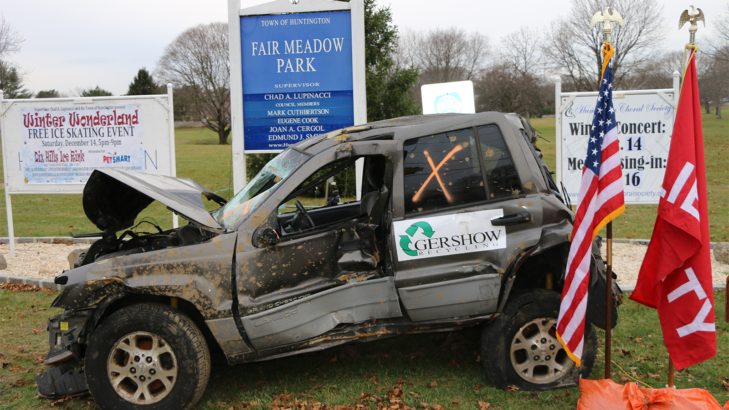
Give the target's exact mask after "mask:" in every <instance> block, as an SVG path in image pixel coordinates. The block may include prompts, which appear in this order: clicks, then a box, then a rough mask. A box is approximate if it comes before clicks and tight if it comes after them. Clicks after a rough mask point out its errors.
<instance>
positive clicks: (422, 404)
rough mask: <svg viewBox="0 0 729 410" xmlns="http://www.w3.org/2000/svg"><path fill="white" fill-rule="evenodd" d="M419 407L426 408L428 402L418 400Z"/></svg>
mask: <svg viewBox="0 0 729 410" xmlns="http://www.w3.org/2000/svg"><path fill="white" fill-rule="evenodd" d="M420 407H422V408H424V409H427V408H428V407H429V404H428V403H423V402H422V401H421V402H420Z"/></svg>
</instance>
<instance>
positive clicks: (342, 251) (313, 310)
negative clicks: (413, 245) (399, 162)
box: [236, 142, 401, 350]
mask: <svg viewBox="0 0 729 410" xmlns="http://www.w3.org/2000/svg"><path fill="white" fill-rule="evenodd" d="M360 144H362V143H360ZM352 145H354V146H355V148H356V147H357V144H352ZM369 145H372V144H371V143H370V144H369ZM387 145H394V143H391V142H390V144H387ZM364 148H365V147H360V149H359V153H360V154H364V155H356V154H358V152H357V149H354V150H353V152H354V154H355V155H353V156H352V157H351V158H348V157H345V158H344V159H342V158H336V155H335V156H329V155H328V154H326V153H325V154H320V156H318V157H315V158H314V159H312V160H311V161H313V163H315V164H319V167H318V168H315V169H312V170H309V171H308V172H307V173H308V174H309V175H308V176H307V175H298V178H297V179H295V181H296V182H295V184H294V183H292V184H291V185H292V186H295V188H293V189H289V191H290V193H289V194H288V195H286V196H284V197H282V198H279V199H278V200H279V201H280V202H278V203H277V206H276V210H275V211H274V213H275V215H272V216H271V217H270V218H268V219H270V220H275V221H277V222H276V226H274V227H273V228H275V229H274V231H275V234H276V236H277V238H276V239H275V240H274V241H273V242H274V243H270V244H267V245H258V246H257V247H253V246H251V247H246V251H244V252H242V253H241V255H240V257H241V261H242V263H241V265H240V266H239V268H238V270H237V272H236V279H237V289H238V294H239V297H238V300H239V306H240V309H239V310H240V315H241V317H242V324H243V326H244V328H245V332H246V335H247V336H248V338H249V340H250V342H251V344H252V345H253V347H254V348H256V349H259V350H265V349H269V348H275V347H277V346H282V345H287V344H292V343H298V342H301V341H304V340H307V339H310V338H313V337H316V336H319V335H321V334H323V333H325V332H327V331H329V330H331V329H333V328H334V327H336V326H337V325H340V324H345V323H359V322H363V321H366V320H371V319H381V318H386V317H397V316H401V312H400V308H399V303H398V298H397V293H396V291H395V286H394V278H392V277H384V275H383V274H382V272H383V270H382V269H381V265H383V264H384V263H383V262H384V261H382V260H381V258H380V257H379V256H377V255H378V254H379V252H378V251H377V249H376V248H375V246H376V244H375V241H374V238H373V230H374V229H375V227H376V225H377V224H376V223H375V222H378V221H372V220H370V219H372V218H371V216H372V212H374V211H373V209H378V206H377V205H378V204H380V205H383V202H385V201H387V200H388V196H387V195H379V194H377V195H374V196H373V195H369V194H368V192H365V194H367V195H365V196H364V197H363V201H362V202H360V201H356V200H355V198H354V196H355V195H354V192H353V190H350V191H347V192H340V194H341V195H342V196H343V198H344V201H349V203H345V204H339V205H333V206H329V207H320V208H309V210H307V211H306V214H308V216H309V217H310V218H311V220H312V222H313V223H314V226H309V225H308V223H307V222H301V221H304V220H306V216H305V215H303V213H299V211H297V212H296V213H299V214H298V215H297V214H296V213H291V212H285V211H286V210H287V209H289V208H285V207H286V206H296V205H292V204H293V203H295V202H296V201H297V200H298V201H299V202H300V203H301V204H300V206H311V205H304V203H307V204H311V202H310V201H309V200H310V199H311V197H310V196H309V197H307V195H312V192H318V191H319V190H320V189H319V184H320V182H321V181H324V182H326V181H328V180H329V178H330V177H331V176H330V173H331V172H332V171H336V170H337V169H339V167H340V165H342V164H343V165H347V166H349V165H351V167H352V168H354V160H355V159H358V158H364V159H365V163H366V164H368V163H371V162H377V163H378V164H381V165H382V166H384V167H385V168H386V169H389V170H390V175H391V170H392V164H391V161H389V160H388V159H387V158H386V157H385V156H384V155H382V153H383V151H382V149H375V150H372V149H370V150H366V149H364ZM388 164H389V165H388ZM312 171H313V172H312ZM341 172H346V169H342V170H341ZM335 178H336V174H335ZM390 179H391V177H390ZM352 181H353V180H352ZM388 184H390V185H391V182H390V183H388ZM338 185H341V183H340V184H338ZM352 185H354V184H352ZM314 188H316V190H315V191H312V190H314ZM380 189H381V190H382V191H379V190H378V192H389V189H387V187H386V186H384V185H383V187H380ZM373 197H374V201H373V202H370V201H369V200H367V198H373ZM272 199H274V198H272ZM364 202H367V203H368V204H370V203H371V204H373V205H372V206H371V207H367V206H365V205H362V203H364ZM380 207H381V206H380ZM297 220H298V221H299V222H297ZM259 229H262V228H260V227H259ZM264 229H265V228H264ZM255 236H256V235H254V238H255ZM254 242H255V239H254Z"/></svg>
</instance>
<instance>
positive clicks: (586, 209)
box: [557, 47, 625, 366]
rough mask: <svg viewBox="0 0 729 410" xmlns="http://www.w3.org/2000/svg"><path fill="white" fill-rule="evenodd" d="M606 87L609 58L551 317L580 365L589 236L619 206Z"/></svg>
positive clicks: (612, 116) (614, 138)
mask: <svg viewBox="0 0 729 410" xmlns="http://www.w3.org/2000/svg"><path fill="white" fill-rule="evenodd" d="M611 48H612V47H610V49H611ZM611 51H612V50H611ZM610 57H612V52H609V53H608V55H607V56H606V58H605V60H606V61H609V59H610ZM612 88H613V72H612V68H611V64H610V63H608V64H607V66H606V67H604V69H603V76H602V81H601V83H600V93H599V95H598V97H597V104H596V106H595V114H594V116H593V118H592V130H591V131H590V139H589V141H588V143H587V157H586V158H585V165H584V166H583V167H582V180H581V183H580V193H579V196H578V205H577V213H576V214H575V223H574V226H573V227H572V244H571V245H570V253H569V257H568V259H567V270H566V273H565V283H564V287H563V288H562V303H561V305H560V308H559V318H558V319H557V337H558V338H559V340H560V342H562V345H563V346H564V347H565V350H566V351H567V354H568V355H569V356H570V357H571V358H572V360H574V361H575V363H577V365H578V366H580V365H581V358H582V348H583V341H584V334H585V310H586V309H587V287H588V282H589V280H590V257H591V255H590V251H591V247H592V241H593V239H595V236H596V235H597V233H598V232H600V229H602V228H603V227H604V226H605V225H607V223H608V222H610V221H612V220H613V219H615V218H616V217H617V216H618V215H620V214H621V213H623V211H624V210H625V199H624V196H623V178H622V177H623V171H622V167H621V165H620V145H619V142H618V130H617V127H616V125H615V108H613V98H612V97H613V92H612Z"/></svg>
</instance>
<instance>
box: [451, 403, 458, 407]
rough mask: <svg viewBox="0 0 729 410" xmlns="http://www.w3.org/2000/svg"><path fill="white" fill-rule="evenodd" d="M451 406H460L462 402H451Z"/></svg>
mask: <svg viewBox="0 0 729 410" xmlns="http://www.w3.org/2000/svg"><path fill="white" fill-rule="evenodd" d="M451 406H454V407H458V406H460V403H456V402H453V403H451Z"/></svg>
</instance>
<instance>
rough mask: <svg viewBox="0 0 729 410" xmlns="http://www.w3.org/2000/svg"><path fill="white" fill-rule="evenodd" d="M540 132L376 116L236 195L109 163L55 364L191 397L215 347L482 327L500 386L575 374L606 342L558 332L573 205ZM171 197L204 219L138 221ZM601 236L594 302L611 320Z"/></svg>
mask: <svg viewBox="0 0 729 410" xmlns="http://www.w3.org/2000/svg"><path fill="white" fill-rule="evenodd" d="M535 141H536V135H535V131H534V129H533V128H532V127H531V126H530V125H529V124H528V123H527V122H526V121H525V120H524V119H522V118H521V117H519V116H518V115H515V114H500V113H494V112H490V113H481V114H474V115H439V116H418V117H406V118H398V119H393V120H387V121H381V122H375V123H370V124H367V125H365V126H358V127H351V128H346V129H342V130H338V131H334V132H332V133H329V134H322V135H319V136H317V137H313V138H310V139H308V140H306V141H302V142H299V143H298V144H296V145H293V146H291V147H290V148H288V149H286V150H285V151H283V152H282V153H281V154H279V155H278V156H276V157H275V158H274V159H273V160H272V161H271V162H269V163H268V164H267V165H266V166H265V167H264V168H263V169H262V170H261V172H260V173H259V174H258V175H257V176H256V177H255V178H253V179H252V180H251V181H250V182H249V183H248V184H247V185H246V186H245V188H244V189H243V190H241V191H240V192H239V193H238V194H237V195H235V197H233V198H232V199H231V200H230V201H227V202H226V201H225V200H224V199H222V198H220V197H218V196H217V195H215V194H214V193H211V192H209V191H208V190H206V189H205V188H204V187H202V186H201V185H199V184H197V183H195V182H193V181H191V180H189V179H184V178H170V177H162V176H153V175H145V174H139V173H134V172H129V171H122V170H96V171H94V173H93V174H92V175H91V177H90V179H89V180H88V183H87V184H86V187H85V189H84V194H83V206H84V210H85V212H86V215H87V216H88V217H89V218H90V219H91V221H92V222H93V223H94V224H95V225H96V226H97V227H98V228H99V229H100V230H101V231H103V233H101V234H99V236H100V237H101V239H99V240H98V241H96V242H95V243H93V244H92V245H91V247H90V248H89V250H88V251H87V252H86V254H85V255H84V256H83V258H82V259H81V260H80V262H78V263H77V267H76V268H75V269H72V270H70V271H66V272H64V273H63V274H62V275H61V276H59V277H57V278H56V279H55V281H56V283H58V284H63V285H65V287H64V290H63V291H62V292H61V294H60V295H59V296H58V297H57V298H56V300H55V301H54V302H53V304H52V306H54V307H60V308H64V309H65V311H64V313H62V314H61V315H59V316H57V317H56V318H53V319H51V320H50V321H49V324H48V332H49V342H50V352H49V353H48V356H47V358H46V360H45V362H46V363H47V364H56V363H61V362H64V361H66V360H70V359H72V358H74V357H75V358H76V359H79V360H82V361H84V365H85V378H86V382H87V383H88V387H89V389H90V391H91V394H92V395H93V396H94V399H95V400H96V403H97V404H98V405H100V406H101V407H102V408H115V409H117V408H119V409H121V408H129V409H131V408H137V407H139V406H145V405H154V406H156V407H155V408H157V407H159V408H189V407H192V406H193V405H194V404H195V403H196V402H197V400H198V399H199V398H200V397H201V395H202V394H203V391H204V389H205V387H206V384H207V382H208V379H209V375H210V371H211V364H210V357H211V353H212V354H214V353H218V352H220V353H222V354H224V356H225V358H226V359H227V362H228V363H229V364H237V363H248V362H255V361H260V360H266V359H273V358H281V357H285V356H289V355H294V354H299V353H303V352H310V351H316V350H321V349H326V348H329V347H333V346H339V345H342V344H345V343H354V342H364V341H372V340H379V339H382V338H385V337H390V336H395V335H401V334H412V333H429V332H446V331H453V330H458V329H462V328H465V327H471V326H480V327H481V329H482V336H481V350H480V352H479V354H480V357H481V360H482V362H483V367H484V370H485V373H486V375H487V376H488V378H489V379H490V380H491V381H492V383H493V384H494V386H496V387H498V388H504V387H506V386H516V387H518V388H520V389H524V390H542V389H551V388H557V387H564V386H570V385H574V384H575V383H576V381H577V380H578V379H579V378H580V377H587V376H589V374H590V372H591V371H592V368H593V365H594V362H595V356H596V351H597V342H596V336H595V331H594V329H593V327H592V325H591V324H590V323H589V322H588V323H587V325H586V329H585V342H584V343H585V345H584V353H583V360H582V366H581V367H577V366H576V365H575V363H574V362H573V361H572V360H571V359H570V358H569V357H568V356H567V354H566V352H565V351H564V349H563V348H562V346H561V345H560V343H559V341H558V340H557V337H556V334H555V325H556V318H557V315H558V311H559V305H560V291H561V288H562V286H563V283H564V271H565V264H566V261H567V257H568V251H569V241H570V234H571V230H572V221H573V218H574V215H573V214H572V212H571V211H570V208H569V205H568V203H567V199H566V197H565V196H563V195H562V193H561V192H560V189H559V188H558V187H557V185H556V184H555V182H554V181H553V179H552V177H551V175H550V171H549V170H548V168H547V166H546V165H545V163H544V161H543V160H542V155H541V153H540V152H539V151H538V150H537V149H536V148H535V146H534V145H533V143H534V142H535ZM356 166H359V167H360V168H361V169H362V172H361V175H362V178H361V183H355V182H354V181H353V180H352V179H347V177H346V175H352V174H354V173H353V172H352V171H350V170H352V169H353V168H354V167H356ZM342 175H344V178H340V177H341V176H342ZM337 178H339V179H337ZM332 180H334V181H336V180H339V181H340V183H339V185H338V186H337V188H338V190H339V191H340V193H341V192H343V194H342V197H341V199H340V198H339V196H335V194H336V193H334V192H332V195H329V188H328V187H327V189H326V196H327V198H326V201H325V202H321V203H319V204H316V203H315V204H314V205H312V201H314V202H316V196H317V193H318V198H319V199H321V197H322V196H323V195H325V194H323V193H322V191H324V190H322V189H321V187H322V186H326V184H331V181H332ZM342 181H344V182H342ZM347 181H350V182H347ZM353 187H357V188H356V190H358V191H359V192H355V188H353ZM312 192H314V195H315V200H312V199H311V194H312ZM562 192H564V191H562ZM357 194H358V195H357ZM202 197H205V198H207V199H208V200H213V201H216V202H218V203H219V204H220V207H219V208H217V209H215V210H213V211H208V210H206V208H205V206H204V204H203V200H202ZM357 197H359V198H361V199H359V200H358V199H356V198H357ZM153 201H159V202H161V203H162V204H164V205H165V206H167V207H168V208H169V209H170V210H172V211H173V212H175V213H176V214H178V215H179V216H181V217H183V218H184V219H185V220H187V221H188V223H187V224H186V225H184V226H182V227H180V228H176V229H171V230H166V231H163V230H162V229H161V228H159V227H156V228H155V229H154V230H156V232H153V233H140V232H139V229H136V230H135V229H134V228H133V226H134V223H135V219H136V218H137V216H138V215H139V213H140V212H141V211H142V210H143V209H144V208H145V207H147V206H148V205H150V204H151V203H152V202H153ZM304 203H307V204H308V205H304ZM140 223H141V222H140ZM118 233H120V235H118ZM598 245H599V244H598V243H595V244H594V246H593V258H592V267H591V280H590V290H589V301H590V302H589V306H588V308H587V316H588V319H589V321H590V322H592V323H593V324H594V325H596V326H598V327H601V328H605V325H606V324H605V322H604V317H605V315H604V313H605V312H604V310H605V294H606V292H605V266H604V263H603V261H602V259H601V257H600V252H599V249H598V248H599V246H598ZM619 299H620V289H619V288H618V287H617V285H614V289H613V301H612V303H611V306H612V307H613V309H615V306H616V305H617V300H619ZM612 317H613V318H617V312H614V313H613V316H612ZM611 326H614V323H612V324H611Z"/></svg>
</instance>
